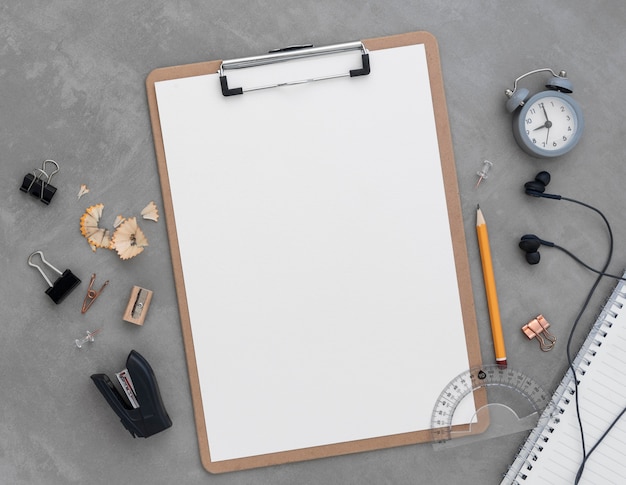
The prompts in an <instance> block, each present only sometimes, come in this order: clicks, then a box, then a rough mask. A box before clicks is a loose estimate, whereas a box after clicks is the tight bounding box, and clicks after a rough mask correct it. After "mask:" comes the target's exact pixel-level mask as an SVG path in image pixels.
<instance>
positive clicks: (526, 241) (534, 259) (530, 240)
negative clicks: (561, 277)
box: [519, 234, 624, 280]
mask: <svg viewBox="0 0 626 485" xmlns="http://www.w3.org/2000/svg"><path fill="white" fill-rule="evenodd" d="M542 245H543V246H548V247H549V248H555V249H558V250H559V251H562V252H564V253H565V254H567V255H568V256H569V257H570V258H572V259H573V260H574V261H576V262H577V263H578V264H580V265H582V266H584V267H585V268H587V269H588V270H589V271H592V272H593V273H596V274H597V275H600V276H607V277H609V278H614V279H617V280H624V278H622V277H621V276H616V275H612V274H609V273H605V272H604V271H600V270H597V269H595V268H592V267H591V266H589V265H588V264H587V263H585V262H584V261H581V259H580V258H579V257H578V256H576V255H575V254H573V253H572V252H571V251H569V250H567V249H565V248H564V247H563V246H559V245H558V244H555V243H553V242H551V241H546V240H545V239H541V238H540V237H538V236H535V235H534V234H524V235H523V236H522V237H521V239H520V242H519V247H520V249H521V250H522V251H524V252H525V253H526V261H528V264H537V263H539V261H540V260H541V254H539V248H540V247H541V246H542Z"/></svg>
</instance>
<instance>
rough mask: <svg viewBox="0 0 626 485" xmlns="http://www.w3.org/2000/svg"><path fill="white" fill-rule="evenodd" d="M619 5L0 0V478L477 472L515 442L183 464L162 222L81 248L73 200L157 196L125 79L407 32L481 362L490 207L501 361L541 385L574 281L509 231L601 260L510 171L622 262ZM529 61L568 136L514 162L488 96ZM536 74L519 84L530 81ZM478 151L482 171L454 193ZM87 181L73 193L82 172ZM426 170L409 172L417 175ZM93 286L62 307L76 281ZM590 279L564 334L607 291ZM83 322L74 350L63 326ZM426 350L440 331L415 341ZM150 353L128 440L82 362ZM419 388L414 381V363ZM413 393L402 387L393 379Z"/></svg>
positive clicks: (488, 470) (137, 88)
mask: <svg viewBox="0 0 626 485" xmlns="http://www.w3.org/2000/svg"><path fill="white" fill-rule="evenodd" d="M625 21H626V4H625V3H623V2H619V1H614V2H609V1H604V2H584V1H582V0H557V1H552V2H545V1H539V0H529V1H526V2H498V3H496V2H489V1H484V0H482V1H470V2H437V1H431V0H427V1H426V0H425V1H409V0H387V1H384V2H383V1H363V2H356V1H345V0H343V1H328V0H318V1H317V2H302V1H298V0H296V1H284V0H280V1H274V2H270V1H258V2H245V1H241V0H228V1H222V0H213V1H198V0H186V1H183V0H172V1H163V0H152V1H147V0H137V1H132V2H127V1H119V0H111V1H108V2H79V1H76V0H50V1H46V2H44V1H32V0H26V1H21V2H9V1H4V2H2V4H1V5H0V94H1V95H0V160H1V165H0V166H1V167H2V170H3V173H2V176H1V177H0V225H1V227H2V230H1V231H0V247H1V249H2V253H1V261H2V264H1V266H0V268H1V270H2V277H1V278H0V386H2V391H1V392H0V483H6V484H114V483H117V484H125V483H129V484H143V483H154V484H173V483H178V484H221V485H242V484H258V485H263V484H268V485H270V484H271V485H281V484H301V485H314V484H359V485H361V484H376V485H378V484H389V485H391V484H393V485H396V484H430V483H450V484H456V483H470V484H495V483H498V482H499V479H500V477H501V476H502V474H503V473H504V472H505V471H506V469H507V466H508V465H509V463H510V462H511V461H512V460H513V457H514V454H515V452H516V450H517V449H518V447H519V446H520V445H521V443H522V441H523V439H524V435H523V434H522V435H519V434H518V435H514V436H507V437H503V438H498V439H494V440H490V441H486V442H483V443H482V444H481V445H480V446H470V447H458V448H453V449H451V450H446V451H438V452H437V451H434V450H433V448H432V446H431V445H428V444H424V445H415V446H407V447H402V448H395V449H389V450H383V451H375V452H370V453H363V454H358V455H351V456H344V457H336V458H329V459H323V460H318V461H311V462H304V463H296V464H290V465H284V466H275V467H270V468H264V469H257V470H249V471H243V472H235V473H230V474H225V475H220V476H216V475H210V474H208V473H207V472H205V471H204V470H203V468H202V466H201V464H200V460H199V456H198V447H197V443H196V432H195V427H194V421H193V411H192V406H191V398H190V393H189V382H188V377H187V370H186V365H185V359H184V351H183V345H182V338H181V331H180V326H179V319H178V309H177V303H176V294H175V288H174V281H173V277H172V270H171V262H170V258H169V247H168V242H167V238H166V227H165V223H164V221H163V220H161V221H160V222H158V223H156V224H154V223H152V222H149V221H147V222H144V223H142V228H143V229H144V230H145V233H146V235H147V237H148V239H149V242H150V245H149V247H148V248H147V249H146V250H145V252H144V253H143V254H142V255H140V256H139V257H137V258H135V259H133V260H130V261H125V262H124V261H121V260H120V259H119V258H117V256H115V255H114V254H111V253H108V252H106V251H105V250H98V252H97V253H96V254H93V253H92V252H91V250H90V248H89V247H88V245H87V244H86V243H85V240H84V239H83V238H82V237H81V235H80V232H79V218H80V216H81V214H82V213H83V211H84V209H85V207H87V206H88V205H91V204H94V203H98V202H102V203H104V204H105V217H106V218H107V220H110V221H111V222H112V220H113V218H114V217H115V215H117V214H118V213H121V214H125V215H136V214H138V213H139V211H140V210H141V209H142V208H143V207H144V205H145V204H147V203H148V202H149V201H150V200H154V201H155V202H156V203H157V205H159V207H162V204H161V194H160V188H159V180H158V175H157V169H156V163H155V156H154V151H153V142H152V136H151V128H150V121H149V117H148V107H147V101H146V94H145V87H144V81H145V78H146V76H147V75H148V73H149V72H150V71H151V70H153V69H155V68H158V67H164V66H171V65H177V64H184V63H191V62H199V61H204V60H210V59H219V58H223V59H228V58H234V57H242V56H248V55H254V54H260V53H263V52H265V51H267V50H268V49H271V48H275V47H281V46H285V45H288V44H295V43H305V42H311V43H314V44H316V45H327V44H332V43H338V42H345V41H349V40H355V39H360V38H368V37H376V36H383V35H390V34H396V33H402V32H408V31H414V30H426V31H429V32H431V33H432V34H434V35H435V37H436V38H437V39H438V42H439V47H440V51H441V62H442V67H443V75H444V83H445V89H446V95H447V103H448V110H449V118H450V124H451V130H452V137H453V144H454V151H455V156H456V162H457V170H458V178H459V189H460V194H461V200H462V204H463V214H464V219H465V223H466V234H467V245H468V251H469V254H470V260H471V272H472V281H473V284H474V287H475V303H476V312H477V315H478V318H479V322H480V323H479V332H480V339H481V344H482V353H483V358H484V360H485V362H491V361H492V360H493V348H492V344H491V332H490V328H489V323H488V313H487V307H486V302H485V296H484V292H483V291H482V288H483V284H482V274H481V268H480V260H479V257H478V248H477V242H476V238H475V230H474V212H475V207H476V204H477V203H480V205H481V207H482V208H483V209H484V210H485V213H486V214H487V215H488V218H489V230H490V234H491V239H492V240H491V245H492V251H493V253H494V266H495V272H496V278H497V282H498V290H499V296H500V306H501V311H502V316H503V320H504V325H505V338H506V341H507V350H508V356H509V364H510V366H511V367H512V368H515V369H517V370H520V371H523V372H525V373H527V374H528V375H530V376H532V377H533V378H535V379H536V380H537V381H538V382H539V383H540V384H541V385H543V386H544V387H545V388H546V389H548V390H550V391H552V390H553V389H554V388H555V386H556V385H557V383H558V381H559V380H560V378H561V376H562V374H563V372H564V370H565V368H566V358H565V345H564V343H565V340H566V336H567V333H568V332H569V329H570V328H571V324H572V321H573V319H574V317H575V315H576V313H577V312H578V311H579V309H580V307H581V304H582V301H583V298H584V296H585V295H586V293H587V291H588V289H589V288H590V287H591V285H592V283H593V280H594V276H593V275H592V274H591V273H589V272H588V271H586V270H584V269H582V268H580V267H578V266H576V265H575V264H574V263H573V262H572V261H571V260H569V259H568V258H567V256H565V255H563V254H561V253H558V252H557V251H555V250H551V249H550V248H544V249H543V251H542V254H543V260H542V262H541V264H540V265H539V266H537V267H530V266H529V265H527V264H526V262H525V261H524V258H523V255H522V254H521V251H520V250H519V249H518V248H517V241H518V240H519V237H520V236H521V235H522V234H525V233H528V232H534V233H536V234H538V235H540V236H541V237H543V238H545V239H549V240H552V241H555V242H558V243H559V244H561V245H563V246H565V247H567V248H568V249H570V250H571V251H573V252H574V253H576V254H578V255H580V256H581V258H582V259H584V260H585V261H586V262H587V263H589V264H590V265H592V266H596V267H598V266H601V265H602V263H603V261H604V259H605V253H606V251H607V247H608V242H607V233H606V230H605V228H604V227H603V224H602V221H601V220H600V218H599V217H598V216H597V215H595V214H593V213H591V211H588V210H585V209H583V208H580V207H577V206H574V205H572V204H569V203H567V202H563V201H561V202H557V201H549V200H540V199H531V198H529V197H527V196H526V195H524V194H523V191H522V189H521V187H522V185H523V183H524V182H525V181H527V180H530V179H532V178H533V177H534V175H535V173H536V172H538V171H539V170H542V169H547V170H549V171H551V173H552V175H553V180H552V183H551V185H550V190H551V191H553V192H555V193H560V194H563V195H567V196H570V197H574V198H580V199H582V200H584V201H586V202H588V203H591V204H593V205H595V206H597V207H599V208H601V209H602V210H603V211H604V212H605V214H606V215H607V217H608V218H609V220H610V221H611V222H612V223H613V230H614V234H615V256H614V263H613V264H612V265H611V268H610V269H611V270H612V271H613V272H620V271H621V270H622V269H623V268H624V267H625V266H626V225H625V224H624V223H623V222H624V218H623V207H624V203H625V202H626V195H625V192H624V189H623V187H624V183H625V180H626V170H625V169H624V148H625V147H626V145H625V140H626V125H625V124H624V113H625V112H626V97H625V96H624V95H623V79H624V74H625V73H626V56H625V54H624V53H625V52H626V30H625V29H624V24H625ZM539 67H551V68H553V69H555V70H560V69H565V70H567V71H568V73H569V76H570V78H571V80H572V81H573V83H574V88H575V92H574V97H575V98H576V99H577V100H578V101H579V103H580V104H581V105H582V107H583V110H584V113H585V117H586V129H585V133H584V135H583V139H582V141H581V142H580V144H579V146H578V147H576V149H575V150H574V151H573V152H571V153H570V154H568V155H566V156H564V157H562V158H560V159H559V160H554V161H541V160H536V159H533V158H530V157H529V156H527V155H525V154H523V153H522V152H521V150H520V149H519V148H518V147H517V146H516V145H515V142H514V141H513V137H512V135H511V128H510V124H511V122H510V115H509V114H507V113H506V111H505V110H504V102H505V97H504V95H503V92H504V90H505V89H506V88H508V87H511V86H512V83H513V80H514V79H515V77H517V76H519V75H520V74H522V73H524V72H526V71H529V70H531V69H536V68H539ZM541 81H542V79H541V78H533V79H532V80H529V81H528V84H527V86H528V87H529V88H531V89H532V88H536V87H537V86H538V85H539V84H540V83H541ZM46 158H51V159H54V160H56V161H57V162H58V163H59V164H60V165H61V172H60V173H59V174H57V175H56V176H55V178H54V182H55V184H54V185H56V186H57V187H58V193H57V194H56V196H55V198H54V200H53V202H52V204H50V206H48V207H45V206H43V204H40V203H39V202H38V201H36V200H34V199H33V198H32V197H27V196H26V195H25V194H23V193H21V192H20V191H19V190H18V187H19V185H20V183H21V180H22V178H23V177H24V175H25V174H26V173H27V172H30V171H32V170H33V169H34V168H37V167H38V166H40V164H41V162H42V161H43V160H44V159H46ZM483 159H489V160H491V161H492V162H494V168H493V170H492V172H491V176H490V178H489V180H487V181H485V182H484V183H483V184H482V185H481V186H480V188H479V189H478V190H476V189H474V185H475V182H476V176H475V172H476V170H478V169H479V168H480V165H481V162H482V160H483ZM82 183H85V184H87V185H88V186H89V188H90V190H91V191H90V193H89V194H87V195H86V196H84V197H83V198H81V199H80V200H77V197H76V193H77V191H78V188H79V186H80V184H82ZM424 183H425V184H426V183H428V181H424ZM38 249H41V250H43V251H44V254H45V255H46V257H47V259H48V260H49V261H50V262H52V263H53V264H54V265H56V266H58V267H59V268H61V269H65V268H70V269H71V270H72V271H73V272H74V273H76V274H77V275H78V276H80V277H81V279H82V280H83V283H82V285H81V286H80V288H79V289H78V290H76V291H75V292H74V293H72V294H71V295H70V296H69V297H68V299H67V300H66V301H65V302H63V303H62V304H61V305H59V306H55V305H54V304H52V302H51V301H50V300H49V299H48V298H47V297H46V296H45V295H44V290H45V286H46V285H45V282H44V281H43V279H42V278H41V277H40V276H39V275H38V274H37V272H36V271H35V270H33V269H32V268H29V267H28V266H27V264H26V259H27V257H28V255H29V254H30V253H31V252H32V251H35V250H38ZM94 272H95V273H96V274H97V281H96V285H98V284H100V283H102V282H103V281H104V280H106V279H109V280H110V281H111V283H110V285H109V286H108V287H107V288H106V290H105V291H104V293H103V295H102V297H101V299H100V300H98V301H96V303H95V304H94V305H93V307H92V308H91V310H89V312H88V313H87V314H85V315H81V313H80V306H81V304H82V299H83V297H84V294H85V291H86V287H87V284H88V282H89V277H90V275H91V273H94ZM133 285H140V286H144V287H147V288H150V289H152V290H154V295H155V296H154V300H153V303H152V307H151V309H150V313H149V316H148V320H147V322H146V324H145V325H144V326H143V327H136V326H133V325H131V324H128V323H125V322H123V321H122V320H121V314H122V312H123V310H124V308H125V306H126V302H127V300H128V293H129V292H130V289H131V287H132V286H133ZM612 286H613V283H612V282H610V281H608V280H605V281H603V282H602V283H601V284H600V287H599V290H598V292H597V293H596V295H595V296H594V297H593V298H592V300H591V305H590V308H589V310H588V311H587V312H586V314H585V317H584V318H583V323H582V327H581V329H580V331H579V332H578V333H577V334H576V337H575V339H574V346H575V347H577V346H578V345H579V344H580V342H581V341H582V338H583V336H584V333H585V329H586V328H588V325H589V324H590V323H591V322H592V321H593V319H594V317H595V314H596V313H597V312H598V310H599V308H600V307H601V305H602V303H603V301H604V299H605V298H606V296H608V294H609V292H610V289H611V287H612ZM537 313H543V314H544V315H546V317H547V318H548V319H549V320H550V321H551V322H552V325H553V329H554V333H555V334H556V335H557V337H558V338H559V341H558V342H557V346H556V348H555V349H554V350H553V351H552V352H549V353H545V354H544V353H542V352H541V351H540V350H539V348H538V346H536V345H535V343H534V342H528V341H527V340H526V337H525V336H524V335H523V334H522V333H521V332H520V327H521V326H522V325H523V324H524V323H526V321H528V319H529V318H531V317H533V316H534V315H536V314H537ZM96 328H102V329H103V330H102V333H101V334H100V335H99V336H97V338H96V341H95V342H94V343H93V344H92V345H89V346H87V347H86V348H84V349H82V350H78V349H76V348H75V346H74V339H75V338H77V337H79V336H81V334H82V333H83V332H84V331H85V330H94V329H96ZM431 337H432V338H433V345H441V344H442V340H443V339H444V338H445V336H438V335H436V334H434V335H432V336H431ZM133 348H134V349H136V350H138V351H139V352H140V353H142V354H143V355H144V356H145V357H146V358H147V359H148V360H149V361H150V363H151V364H152V366H153V368H154V370H155V372H156V374H157V377H158V379H159V383H160V384H161V391H162V394H163V399H164V401H165V403H166V406H167V409H168V411H169V413H170V416H171V417H172V420H173V422H174V425H173V427H172V428H171V429H169V430H167V431H166V432H164V433H161V434H159V435H156V436H153V437H151V438H149V439H147V440H144V439H135V440H133V439H132V438H131V436H130V435H129V434H128V432H127V431H126V430H124V429H123V427H122V426H121V424H120V423H119V421H118V419H117V418H116V417H115V416H114V414H113V412H112V411H111V410H110V408H109V407H108V405H107V404H106V403H105V401H104V399H103V398H102V397H101V395H100V394H99V393H98V392H97V390H96V388H95V387H94V386H93V384H92V383H91V382H90V379H89V375H90V374H92V373H94V372H105V373H108V374H110V375H112V374H113V373H114V372H116V371H119V370H121V368H122V367H123V363H124V361H125V359H126V356H127V355H128V352H129V351H130V350H131V349H133ZM416 382H419V376H416ZM407 385H415V382H407Z"/></svg>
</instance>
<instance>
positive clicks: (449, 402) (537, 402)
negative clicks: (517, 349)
mask: <svg viewBox="0 0 626 485" xmlns="http://www.w3.org/2000/svg"><path fill="white" fill-rule="evenodd" d="M481 388H486V391H487V400H488V405H492V404H499V405H503V406H506V407H507V408H509V409H510V410H511V411H513V412H514V413H515V414H516V415H517V416H518V418H520V419H521V418H524V417H526V416H531V415H534V414H536V415H540V414H541V413H542V411H543V410H544V409H545V408H546V406H548V404H550V399H551V395H550V394H548V393H546V392H545V391H544V390H543V389H542V387H541V386H540V385H538V384H537V383H536V382H535V381H534V380H533V379H531V378H530V377H528V376H527V375H525V374H523V373H521V372H519V371H516V370H514V369H510V368H507V369H502V368H500V367H498V366H497V365H485V366H481V367H475V368H472V369H469V370H467V371H465V372H462V373H461V374H459V375H458V376H456V377H455V378H454V379H452V380H451V381H450V383H449V384H448V385H447V386H446V387H445V389H444V390H443V391H442V392H441V394H440V395H439V397H438V399H437V402H436V404H435V406H434V408H433V414H432V420H431V428H432V433H433V441H439V442H442V441H446V440H449V439H451V434H452V426H453V422H454V414H455V412H456V410H457V408H458V406H459V404H460V403H461V402H462V401H463V400H464V399H465V398H466V397H467V396H469V395H470V394H471V393H472V392H474V391H475V390H478V389H481Z"/></svg>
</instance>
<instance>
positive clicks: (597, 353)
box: [502, 273, 626, 485]
mask: <svg viewBox="0 0 626 485" xmlns="http://www.w3.org/2000/svg"><path fill="white" fill-rule="evenodd" d="M624 276H625V277H626V273H624ZM625 304H626V283H625V282H623V281H620V282H619V284H618V285H617V287H616V288H615V290H614V291H613V293H612V295H611V297H610V298H609V300H608V301H607V303H606V304H605V306H604V309H603V310H602V312H601V313H600V315H599V316H598V318H597V320H596V322H595V324H594V326H593V328H592V329H591V331H590V332H589V335H588V336H587V339H586V340H585V342H584V344H583V346H582V348H581V349H580V351H579V352H578V355H577V356H576V359H575V360H574V368H575V369H576V370H577V377H578V379H579V385H578V392H579V404H580V414H581V418H582V422H583V429H584V433H585V446H586V448H587V452H589V450H590V449H591V448H592V447H593V446H594V445H595V444H596V443H597V441H598V439H599V438H600V437H601V436H602V434H603V433H604V432H605V430H606V429H607V428H608V427H609V426H610V424H611V423H612V422H613V420H614V419H615V418H616V417H617V416H618V415H619V414H620V412H621V411H622V410H623V409H624V408H625V407H626V308H624V305H625ZM574 393H575V391H574V376H573V374H572V371H571V370H568V372H567V373H566V374H565V376H564V377H563V380H562V381H561V383H560V385H559V387H558V388H557V390H556V392H555V393H554V396H553V399H552V403H554V404H555V406H548V408H547V409H546V411H545V412H544V413H543V416H542V417H541V419H540V420H539V424H538V425H537V427H536V428H535V429H534V430H533V431H532V432H531V434H530V436H529V437H528V439H527V440H526V443H525V444H524V446H523V447H522V449H521V451H520V453H519V454H518V456H517V458H516V459H515V461H514V463H513V465H512V466H511V468H510V469H509V471H508V473H507V474H506V475H505V478H504V480H503V481H502V484H515V485H526V484H550V485H559V484H568V485H571V484H572V483H574V479H575V477H576V473H577V471H578V468H579V466H580V464H581V462H582V459H583V454H582V448H581V438H580V428H579V425H578V420H577V417H576V403H575V401H574V397H575V396H574ZM625 451H626V418H623V419H621V420H620V421H619V422H618V423H617V424H616V425H615V427H614V428H613V429H612V430H611V431H610V433H609V434H608V435H607V437H606V438H604V440H603V442H602V443H601V444H600V445H599V446H598V448H597V449H596V450H595V451H594V452H593V454H592V455H591V457H590V458H589V459H588V461H587V463H586V465H585V470H584V473H583V475H582V478H581V480H580V482H579V483H580V484H581V485H582V484H587V485H589V484H599V483H624V480H625V479H626V459H625V458H626V455H625Z"/></svg>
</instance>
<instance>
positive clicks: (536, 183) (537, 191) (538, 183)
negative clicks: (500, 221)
mask: <svg viewBox="0 0 626 485" xmlns="http://www.w3.org/2000/svg"><path fill="white" fill-rule="evenodd" d="M549 183H550V174H549V173H548V172H546V171H545V170H544V171H542V172H539V173H538V174H537V175H536V176H535V180H532V181H530V182H526V183H525V184H524V192H526V194H527V195H532V196H533V197H545V198H548V199H557V200H558V199H560V198H561V196H560V195H557V194H546V193H545V191H546V186H547V185H548V184H549Z"/></svg>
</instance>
